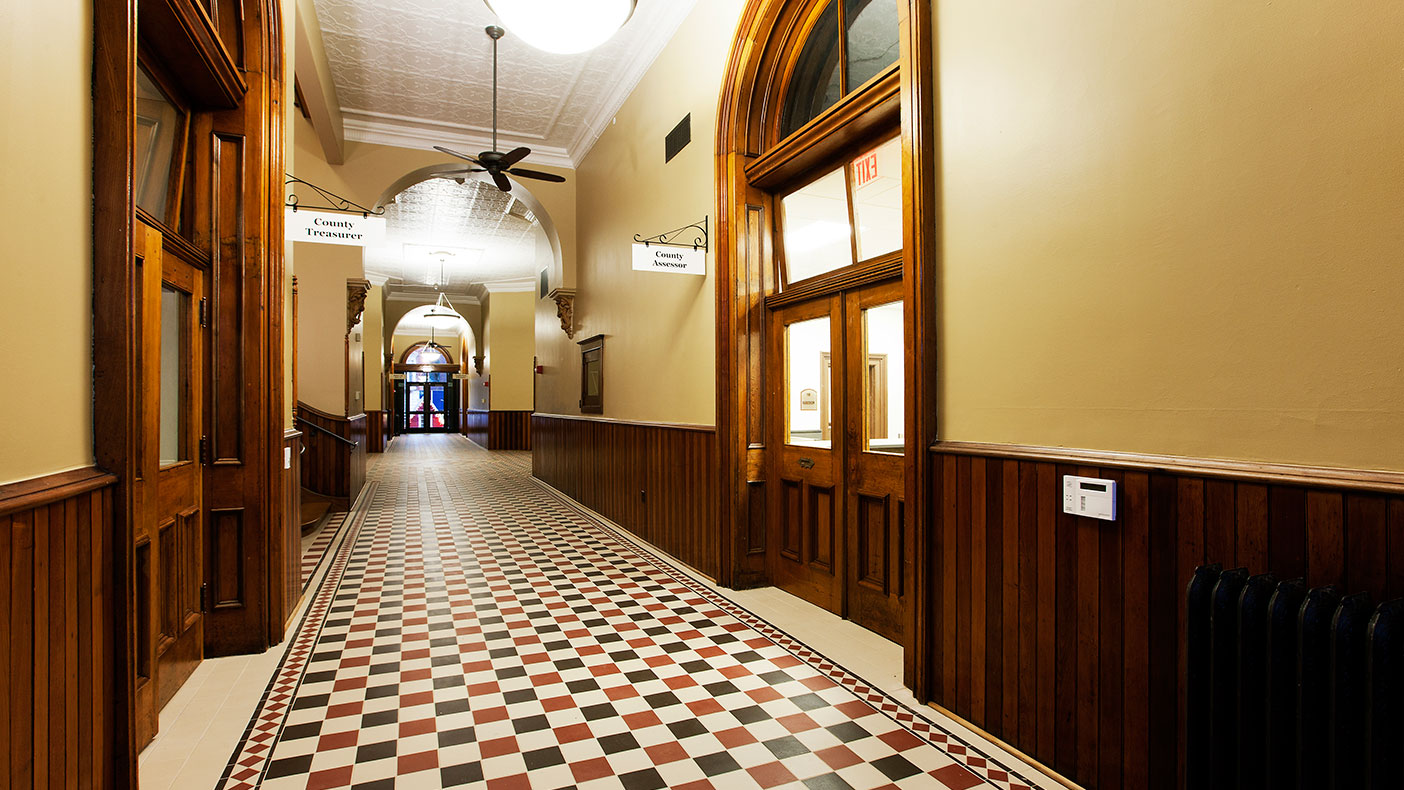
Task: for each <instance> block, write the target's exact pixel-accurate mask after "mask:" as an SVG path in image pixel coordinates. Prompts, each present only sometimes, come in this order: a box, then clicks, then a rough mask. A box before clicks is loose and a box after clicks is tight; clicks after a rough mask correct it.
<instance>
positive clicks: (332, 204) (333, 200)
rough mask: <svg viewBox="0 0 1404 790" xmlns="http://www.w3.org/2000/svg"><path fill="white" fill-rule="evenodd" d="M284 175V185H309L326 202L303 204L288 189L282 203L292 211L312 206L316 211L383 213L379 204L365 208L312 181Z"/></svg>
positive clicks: (362, 214) (289, 174)
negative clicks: (321, 203)
mask: <svg viewBox="0 0 1404 790" xmlns="http://www.w3.org/2000/svg"><path fill="white" fill-rule="evenodd" d="M285 175H287V179H288V180H287V181H285V182H283V183H284V185H285V186H292V185H294V184H304V185H306V186H309V187H311V188H312V191H313V192H315V193H316V194H317V197H319V198H321V199H322V202H323V203H325V204H326V205H325V206H303V205H302V203H301V202H300V201H299V200H298V198H297V193H296V191H295V190H289V194H288V199H287V203H285V204H284V205H286V206H287V207H288V208H290V209H292V210H293V211H297V210H298V209H299V208H313V209H317V210H318V211H340V212H341V213H343V214H360V215H361V216H362V217H369V216H372V215H374V216H377V217H379V216H380V215H382V214H384V213H385V207H384V206H381V207H380V208H366V207H365V206H362V205H361V204H360V203H355V202H353V201H350V200H347V199H346V198H344V197H342V196H341V195H338V194H336V193H335V192H332V191H331V190H328V189H323V188H321V187H319V186H317V185H316V184H314V183H312V182H311V181H303V180H302V179H300V178H298V177H297V176H295V175H293V174H292V173H287V174H285Z"/></svg>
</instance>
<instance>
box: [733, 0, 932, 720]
mask: <svg viewBox="0 0 1404 790" xmlns="http://www.w3.org/2000/svg"><path fill="white" fill-rule="evenodd" d="M931 62H932V49H931V10H930V7H929V4H926V3H922V2H917V1H916V0H754V1H753V2H751V3H749V4H748V5H747V7H746V9H745V11H744V12H743V15H742V19H741V23H740V25H739V26H738V30H737V35H736V39H735V43H734V45H733V49H732V55H731V58H730V60H729V63H728V67H727V73H726V78H725V82H724V84H723V90H722V96H721V106H720V108H719V113H718V130H717V140H718V184H719V197H718V201H719V202H718V209H717V211H718V218H719V220H718V233H719V244H718V258H717V266H718V273H717V288H718V292H717V305H718V316H717V318H718V320H717V326H718V329H717V354H718V360H717V368H718V377H717V405H718V406H717V432H718V446H719V456H720V458H719V463H720V468H721V480H722V483H721V487H722V502H721V508H720V520H721V529H720V534H721V543H722V545H721V547H720V552H721V559H722V562H721V568H722V581H723V582H724V583H727V584H730V585H732V586H738V587H745V586H755V585H759V584H775V585H777V586H780V587H782V588H784V589H787V590H789V591H791V592H793V593H795V594H796V595H799V596H800V597H803V598H806V599H807V600H810V601H812V602H814V603H817V604H819V605H821V606H824V607H825V608H828V609H830V610H831V611H834V612H836V613H838V614H840V615H842V616H845V617H849V618H850V619H853V620H855V621H856V622H859V623H860V624H863V625H865V626H867V627H869V628H871V629H873V630H875V631H878V632H879V633H882V634H884V635H886V636H888V637H889V638H893V639H894V640H895V641H898V642H900V643H901V644H903V645H904V647H905V648H906V656H907V668H908V671H907V681H908V683H909V684H910V685H913V688H914V690H916V691H917V694H918V696H919V697H921V696H922V695H923V694H924V693H925V692H924V685H923V684H924V683H925V679H924V673H918V672H917V671H916V670H917V669H918V668H919V667H922V666H923V664H924V661H923V659H922V654H923V652H924V645H925V640H926V633H927V619H928V618H927V617H926V613H925V611H926V609H927V607H926V606H925V603H926V602H925V600H924V597H923V596H922V595H920V594H918V593H919V591H924V590H925V589H927V587H926V581H925V578H924V569H925V566H926V564H927V563H926V562H925V561H924V560H923V559H922V558H923V557H924V556H925V552H926V550H927V547H926V546H925V545H924V544H925V542H924V531H923V529H922V525H924V524H925V523H926V522H925V508H926V496H925V493H926V484H927V478H926V474H927V473H926V468H927V463H926V448H927V447H928V445H929V444H930V442H931V441H932V440H934V438H935V411H934V407H935V401H934V394H935V387H934V377H935V323H934V310H933V307H934V301H935V294H934V290H933V289H932V287H931V282H932V275H933V273H934V270H935V263H936V261H935V257H934V256H935V244H934V238H935V230H934V229H935V222H936V214H935V200H934V195H935V187H934V183H935V182H934V139H933V135H934V132H935V127H934V122H933V119H934V112H935V108H934V103H933V98H932V96H933V90H932V72H931ZM874 187H877V188H876V189H874ZM899 328H900V329H899ZM898 393H900V397H895V396H896V395H897V394H898ZM899 412H900V415H901V416H900V417H899V416H898V413H899Z"/></svg>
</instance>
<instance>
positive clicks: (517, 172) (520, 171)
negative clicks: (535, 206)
mask: <svg viewBox="0 0 1404 790" xmlns="http://www.w3.org/2000/svg"><path fill="white" fill-rule="evenodd" d="M507 172H509V173H511V174H512V175H514V176H521V177H522V178H535V179H537V180H538V181H554V182H556V183H557V184H562V183H565V176H558V175H556V174H555V173H543V172H541V171H540V170H527V169H526V168H524V167H518V168H513V169H512V170H508V171H507Z"/></svg>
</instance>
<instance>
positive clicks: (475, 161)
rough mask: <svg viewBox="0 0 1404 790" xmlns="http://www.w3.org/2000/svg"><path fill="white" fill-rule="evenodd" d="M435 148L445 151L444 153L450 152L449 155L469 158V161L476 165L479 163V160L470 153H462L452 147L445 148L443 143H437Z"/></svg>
mask: <svg viewBox="0 0 1404 790" xmlns="http://www.w3.org/2000/svg"><path fill="white" fill-rule="evenodd" d="M434 150H435V151H443V152H444V153H446V154H448V155H449V156H456V157H458V158H459V159H466V160H468V161H469V162H472V163H473V164H475V165H476V164H478V160H476V159H474V158H473V157H471V156H469V155H467V154H460V153H459V152H457V151H454V150H453V149H450V148H445V147H443V146H442V145H436V146H434Z"/></svg>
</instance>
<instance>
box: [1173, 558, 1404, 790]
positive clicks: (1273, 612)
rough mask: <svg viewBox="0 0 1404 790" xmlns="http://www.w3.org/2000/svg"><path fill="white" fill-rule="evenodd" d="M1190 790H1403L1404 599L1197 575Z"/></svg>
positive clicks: (1191, 625)
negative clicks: (1374, 599) (1383, 599)
mask: <svg viewBox="0 0 1404 790" xmlns="http://www.w3.org/2000/svg"><path fill="white" fill-rule="evenodd" d="M1187 597H1188V606H1189V610H1188V625H1187V627H1188V634H1187V645H1186V648H1187V653H1188V663H1187V675H1188V676H1187V678H1186V680H1187V684H1186V688H1187V695H1188V696H1187V699H1186V714H1187V715H1186V723H1187V727H1188V731H1187V733H1186V736H1187V752H1186V755H1185V778H1186V790H1229V789H1230V788H1232V789H1233V790H1249V789H1250V788H1263V789H1264V790H1267V788H1271V790H1294V789H1295V790H1346V789H1347V788H1350V790H1384V788H1400V787H1404V599H1401V600H1394V601H1389V602H1387V603H1383V604H1380V605H1379V606H1374V605H1373V603H1372V602H1371V600H1370V596H1369V593H1357V594H1354V595H1344V594H1342V592H1341V591H1340V590H1339V589H1337V588H1336V587H1334V586H1327V587H1316V588H1314V589H1310V590H1308V589H1307V588H1306V586H1305V585H1304V584H1303V583H1302V580H1301V579H1293V580H1290V581H1278V580H1277V579H1276V578H1274V577H1273V576H1272V575H1271V574H1261V575H1258V576H1249V575H1248V572H1247V571H1246V570H1245V569H1243V568H1236V569H1234V570H1228V571H1226V570H1224V569H1223V568H1222V567H1221V566H1219V565H1205V566H1202V567H1200V568H1197V569H1196V570H1195V572H1194V578H1193V579H1191V581H1190V583H1189V589H1188V593H1187Z"/></svg>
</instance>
